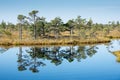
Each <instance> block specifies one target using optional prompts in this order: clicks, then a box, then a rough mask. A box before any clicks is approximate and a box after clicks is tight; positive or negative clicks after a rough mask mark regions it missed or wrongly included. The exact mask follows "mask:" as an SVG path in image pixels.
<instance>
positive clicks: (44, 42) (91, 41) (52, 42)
mask: <svg viewBox="0 0 120 80" xmlns="http://www.w3.org/2000/svg"><path fill="white" fill-rule="evenodd" d="M110 41H111V39H99V40H97V39H85V40H79V39H74V40H71V41H70V40H69V39H54V40H53V39H52V40H48V39H37V40H11V39H7V40H4V39H2V40H1V39H0V45H2V46H12V45H13V46H16V45H19V46H20V45H23V46H24V45H26V46H27V45H80V44H99V43H109V42H110Z"/></svg>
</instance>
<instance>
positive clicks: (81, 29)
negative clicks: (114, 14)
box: [0, 10, 120, 45]
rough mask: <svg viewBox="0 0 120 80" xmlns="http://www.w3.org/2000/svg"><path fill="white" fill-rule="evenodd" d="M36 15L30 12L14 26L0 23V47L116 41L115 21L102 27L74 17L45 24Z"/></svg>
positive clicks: (119, 32)
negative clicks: (113, 39) (114, 39)
mask: <svg viewBox="0 0 120 80" xmlns="http://www.w3.org/2000/svg"><path fill="white" fill-rule="evenodd" d="M38 13H39V11H38V10H33V11H31V12H29V13H28V14H29V16H25V15H22V14H19V15H18V16H17V22H18V23H17V24H13V23H10V22H5V21H4V20H3V21H2V22H1V23H0V45H44V44H45V45H47V44H51V45H52V44H82V43H102V42H109V41H110V40H111V39H112V38H120V22H119V21H109V22H108V23H106V24H102V23H94V22H93V20H92V19H91V18H90V19H89V20H87V19H85V18H82V17H81V16H77V17H76V18H75V19H70V20H68V21H67V22H66V23H65V22H63V20H62V19H61V18H60V17H55V18H54V19H52V20H51V21H49V22H48V21H46V18H45V17H39V16H38Z"/></svg>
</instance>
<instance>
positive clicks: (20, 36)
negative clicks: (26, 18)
mask: <svg viewBox="0 0 120 80" xmlns="http://www.w3.org/2000/svg"><path fill="white" fill-rule="evenodd" d="M19 39H20V40H22V24H20V26H19Z"/></svg>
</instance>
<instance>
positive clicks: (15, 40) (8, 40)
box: [0, 30, 120, 45]
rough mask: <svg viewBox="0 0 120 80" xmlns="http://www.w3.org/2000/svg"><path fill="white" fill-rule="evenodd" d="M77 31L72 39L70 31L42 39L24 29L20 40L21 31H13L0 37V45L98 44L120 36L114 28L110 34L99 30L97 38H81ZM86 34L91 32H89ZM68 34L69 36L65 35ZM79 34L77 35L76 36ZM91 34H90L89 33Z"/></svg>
mask: <svg viewBox="0 0 120 80" xmlns="http://www.w3.org/2000/svg"><path fill="white" fill-rule="evenodd" d="M74 32H76V33H74V34H73V38H72V40H71V39H70V34H69V32H67V31H66V32H62V33H61V35H62V36H63V37H61V38H59V39H42V38H38V39H37V40H33V39H32V38H31V35H30V33H29V32H27V31H23V39H22V40H19V32H18V31H13V32H12V35H11V36H8V35H3V36H2V37H0V45H69V44H73V45H79V44H96V43H108V42H110V40H111V37H112V38H114V37H117V38H118V37H119V38H120V32H119V31H118V30H113V31H111V32H110V34H108V35H106V36H107V37H106V36H105V35H104V34H103V32H101V31H97V33H98V34H97V35H96V36H97V38H94V37H92V38H90V37H89V38H87V39H84V38H79V37H78V36H77V35H78V31H74ZM86 34H89V32H87V33H86ZM65 36H67V37H65ZM76 36H77V37H76ZM88 36H89V35H88Z"/></svg>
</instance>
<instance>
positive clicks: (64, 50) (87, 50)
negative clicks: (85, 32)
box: [18, 46, 96, 72]
mask: <svg viewBox="0 0 120 80" xmlns="http://www.w3.org/2000/svg"><path fill="white" fill-rule="evenodd" d="M26 52H27V53H28V54H26V55H22V48H21V47H20V48H19V54H18V63H19V65H18V70H19V71H23V70H26V69H27V66H29V70H31V71H32V72H38V71H39V70H38V69H37V68H38V67H40V66H44V65H45V63H43V62H41V60H49V61H50V62H51V63H53V64H55V65H56V66H57V65H60V64H62V62H63V60H64V59H66V60H67V61H68V62H73V61H74V60H75V59H76V60H77V61H81V59H86V58H87V56H90V57H91V56H93V55H94V54H95V53H96V47H95V46H87V47H86V46H66V47H60V46H52V47H40V48H39V47H32V48H30V50H27V51H26Z"/></svg>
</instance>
